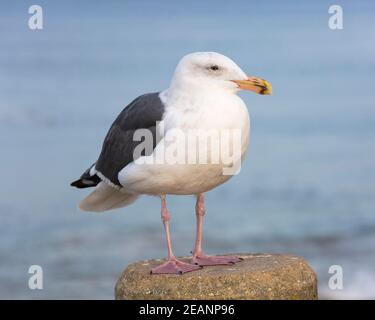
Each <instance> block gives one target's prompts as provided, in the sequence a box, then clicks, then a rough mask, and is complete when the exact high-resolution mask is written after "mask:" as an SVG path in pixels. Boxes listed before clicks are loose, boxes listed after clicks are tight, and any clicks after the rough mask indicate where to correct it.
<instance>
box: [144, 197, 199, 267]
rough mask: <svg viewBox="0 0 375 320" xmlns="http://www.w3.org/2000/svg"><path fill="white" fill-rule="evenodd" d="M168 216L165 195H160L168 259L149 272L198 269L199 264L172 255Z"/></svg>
mask: <svg viewBox="0 0 375 320" xmlns="http://www.w3.org/2000/svg"><path fill="white" fill-rule="evenodd" d="M170 218H171V217H170V214H169V211H168V209H167V205H166V201H165V195H162V196H161V219H162V221H163V224H164V229H165V234H166V237H167V245H168V259H167V261H166V262H165V263H163V264H161V265H160V266H157V267H155V268H153V269H152V270H151V274H164V273H172V274H183V273H185V272H189V271H194V270H198V269H200V268H201V267H200V266H197V265H194V264H191V263H186V262H183V261H180V260H178V259H177V258H176V257H175V256H174V254H173V251H172V241H171V236H170V232H169V220H170Z"/></svg>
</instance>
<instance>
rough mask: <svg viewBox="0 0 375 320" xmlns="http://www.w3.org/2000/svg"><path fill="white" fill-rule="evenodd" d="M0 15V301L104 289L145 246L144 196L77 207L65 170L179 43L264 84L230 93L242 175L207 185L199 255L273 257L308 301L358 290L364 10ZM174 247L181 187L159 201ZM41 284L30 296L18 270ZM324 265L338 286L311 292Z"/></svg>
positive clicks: (154, 84)
mask: <svg viewBox="0 0 375 320" xmlns="http://www.w3.org/2000/svg"><path fill="white" fill-rule="evenodd" d="M2 3H4V5H3V6H2V9H1V10H0V148H1V157H0V159H1V166H0V176H1V177H2V183H1V184H0V219H1V223H0V298H18V299H19V298H27V299H29V298H30V299H39V298H51V299H64V298H73V299H82V298H104V299H112V298H113V287H114V283H115V281H116V279H117V277H118V276H119V274H120V273H121V271H122V270H123V268H124V267H125V266H126V265H127V264H128V263H129V262H131V261H134V260H139V259H145V258H152V257H162V256H164V255H165V253H166V252H165V241H164V234H163V230H162V225H161V223H160V212H159V201H158V199H157V198H152V197H143V198H141V199H140V200H139V201H138V202H137V203H136V204H134V205H132V206H131V207H127V208H124V209H122V210H118V211H117V212H112V213H104V214H92V213H82V212H79V211H78V209H77V202H78V201H79V199H81V198H82V197H83V196H84V195H85V194H86V193H87V192H85V191H79V190H77V189H73V188H70V187H69V182H70V181H71V180H73V179H75V178H76V177H77V176H78V175H80V174H81V172H82V171H83V170H84V169H86V167H87V166H88V165H90V164H91V163H92V162H93V161H95V159H96V157H97V156H98V152H99V151H100V147H101V142H102V139H103V137H104V135H105V133H106V131H107V129H108V127H109V126H110V124H111V122H112V121H113V119H114V118H115V116H116V115H117V114H118V113H119V112H120V110H121V109H122V108H123V107H124V106H125V105H126V104H127V103H128V102H130V101H131V100H132V99H133V98H134V97H136V96H137V95H139V94H141V93H144V92H150V91H156V90H162V89H164V88H166V87H167V86H168V83H169V80H170V77H171V75H172V72H173V70H174V67H175V65H176V63H177V62H178V60H179V59H180V58H181V57H182V56H183V55H185V54H186V53H189V52H194V51H207V50H212V51H218V52H221V53H223V54H226V55H228V56H229V57H231V58H232V59H233V60H235V61H236V62H238V64H239V65H240V66H241V67H242V68H243V70H245V71H246V72H248V73H249V74H253V75H257V76H261V77H263V78H265V79H267V80H269V81H270V82H271V83H272V85H273V88H274V95H273V96H271V97H264V96H257V95H254V94H249V93H243V94H242V93H241V96H242V97H243V99H244V100H245V101H246V103H247V105H248V106H249V110H250V114H251V117H252V137H251V138H252V141H251V149H250V152H249V155H248V158H247V160H246V162H245V164H244V165H243V167H242V170H241V174H240V175H238V176H236V177H235V178H233V179H231V180H230V181H229V182H228V183H226V184H225V185H223V186H220V187H219V188H217V189H215V190H213V191H211V192H210V193H209V194H208V195H207V209H208V211H207V215H206V221H205V226H204V228H205V230H204V236H205V248H206V251H207V252H209V253H224V252H288V253H293V254H297V255H302V256H304V257H305V258H306V260H307V261H308V262H309V263H310V264H311V265H312V266H313V267H314V268H315V270H316V271H317V274H318V279H319V290H320V295H321V297H326V298H374V297H375V273H374V270H375V212H374V209H375V151H374V138H375V105H374V101H375V90H374V83H375V82H374V73H375V41H374V40H375V34H374V32H375V20H374V13H375V4H374V2H371V1H340V4H341V5H342V6H343V9H344V29H343V30H339V31H333V30H330V29H329V28H328V25H327V23H328V7H329V5H331V4H332V3H331V1H319V2H318V1H315V2H310V3H309V4H308V3H307V2H305V3H302V2H301V1H283V2H281V1H266V2H264V1H263V2H262V1H233V2H232V1H225V2H224V1H223V2H220V1H217V0H216V1H205V2H204V4H203V3H202V1H199V2H198V1H197V2H195V1H190V2H189V5H184V6H183V5H182V4H181V3H178V2H176V1H160V2H156V1H154V2H138V1H137V2H135V1H132V2H125V1H123V2H119V1H118V2H114V1H113V2H111V1H106V2H101V3H100V4H99V3H97V4H95V5H94V3H93V2H91V1H90V2H89V1H80V2H79V4H78V3H75V2H73V1H64V2H63V1H60V2H57V1H54V2H52V1H38V3H39V4H41V5H42V7H43V9H44V29H43V30H42V31H31V30H30V29H28V26H27V20H28V17H29V15H28V13H27V11H28V6H29V5H30V3H29V1H17V2H16V1H10V0H9V1H3V2H2ZM168 201H169V208H170V211H171V214H172V226H171V227H172V238H173V241H174V246H175V251H176V253H177V254H178V255H186V254H188V253H189V251H190V250H191V249H192V247H193V241H194V229H195V227H194V219H195V214H194V199H193V197H170V199H169V200H168ZM34 264H37V265H41V266H42V267H43V271H44V289H43V290H40V291H38V290H34V291H32V290H29V288H28V285H27V281H28V277H29V274H28V273H27V271H28V268H29V266H30V265H34ZM331 265H341V266H342V267H343V271H344V289H343V290H341V291H332V290H330V289H329V288H328V285H327V283H328V277H329V276H330V275H329V274H328V268H329V266H331Z"/></svg>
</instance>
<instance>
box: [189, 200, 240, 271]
mask: <svg viewBox="0 0 375 320" xmlns="http://www.w3.org/2000/svg"><path fill="white" fill-rule="evenodd" d="M205 212H206V209H205V207H204V195H203V193H201V194H198V195H197V203H196V205H195V213H196V216H197V236H196V239H195V248H194V251H193V259H192V262H193V263H194V264H196V265H199V266H217V265H230V264H235V263H236V262H240V261H242V259H241V258H237V257H231V256H206V255H205V254H204V253H203V250H202V225H203V216H204V214H205Z"/></svg>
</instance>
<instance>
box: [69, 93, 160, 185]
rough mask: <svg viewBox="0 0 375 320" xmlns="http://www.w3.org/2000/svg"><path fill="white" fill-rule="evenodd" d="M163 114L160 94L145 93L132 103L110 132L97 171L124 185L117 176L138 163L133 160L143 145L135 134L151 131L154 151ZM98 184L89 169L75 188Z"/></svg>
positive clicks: (117, 119) (105, 140)
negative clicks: (139, 146) (127, 166)
mask: <svg viewBox="0 0 375 320" xmlns="http://www.w3.org/2000/svg"><path fill="white" fill-rule="evenodd" d="M163 114H164V104H163V102H162V101H161V100H160V98H159V93H158V92H155V93H148V94H144V95H142V96H140V97H138V98H136V99H135V100H134V101H132V102H131V103H130V104H129V105H128V106H127V107H126V108H125V109H124V110H122V112H121V113H120V114H119V116H118V117H117V118H116V120H115V121H114V122H113V124H112V126H111V128H110V129H109V131H108V133H107V135H106V137H105V139H104V142H103V146H102V151H101V153H100V156H99V159H98V160H97V162H96V164H95V169H96V170H97V171H99V172H100V173H101V174H102V175H103V176H104V177H105V178H107V179H108V180H110V181H111V182H112V183H114V184H115V185H117V186H121V184H120V182H119V180H118V173H119V172H120V171H121V170H122V169H123V168H124V167H125V166H126V165H128V164H129V163H130V162H132V161H134V160H135V159H133V152H134V149H135V147H136V146H137V145H138V144H140V143H142V141H134V139H133V135H134V132H135V131H136V130H137V129H148V130H150V132H152V135H153V148H155V146H156V144H157V142H158V137H157V134H156V122H157V121H161V120H162V118H163ZM143 155H147V154H143ZM89 177H90V179H89ZM83 180H88V181H89V182H88V183H87V184H85V183H83V182H82V181H83ZM93 180H94V181H93ZM99 182H100V180H99V181H98V176H97V175H96V174H94V175H90V169H88V170H86V172H85V173H84V174H83V175H82V176H81V179H79V180H77V181H74V182H73V183H72V185H73V186H76V187H81V188H82V186H81V185H82V184H85V185H86V186H85V187H92V186H95V185H97V184H98V183H99Z"/></svg>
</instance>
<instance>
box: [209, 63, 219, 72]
mask: <svg viewBox="0 0 375 320" xmlns="http://www.w3.org/2000/svg"><path fill="white" fill-rule="evenodd" d="M209 69H210V70H212V71H217V70H219V66H218V65H216V64H213V65H212V66H210V67H209Z"/></svg>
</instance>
